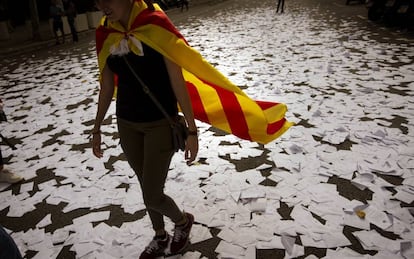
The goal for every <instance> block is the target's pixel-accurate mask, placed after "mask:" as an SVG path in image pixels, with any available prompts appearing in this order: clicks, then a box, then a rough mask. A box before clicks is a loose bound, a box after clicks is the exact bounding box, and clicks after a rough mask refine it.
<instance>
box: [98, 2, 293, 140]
mask: <svg viewBox="0 0 414 259" xmlns="http://www.w3.org/2000/svg"><path fill="white" fill-rule="evenodd" d="M105 20H106V19H105V17H103V18H102V21H101V25H100V26H99V27H98V28H97V29H96V50H97V55H98V63H99V70H100V72H102V70H103V68H104V66H105V63H106V59H107V57H108V56H109V55H110V53H111V48H116V47H120V45H124V46H125V45H127V46H128V49H129V50H131V51H132V52H134V53H135V54H137V55H143V54H145V53H142V48H140V46H139V45H140V42H143V43H145V44H147V45H148V46H150V47H151V48H153V49H155V50H156V51H158V52H159V53H161V54H162V55H163V56H165V57H166V58H168V59H170V60H172V61H173V62H175V63H176V64H177V65H179V66H180V67H181V68H182V72H183V76H184V80H185V81H186V85H187V89H188V92H189V95H190V99H191V102H192V106H193V110H194V116H195V118H196V119H197V120H200V121H203V122H205V123H208V124H210V125H212V126H214V127H216V128H218V129H221V130H223V131H225V132H228V133H231V134H234V135H236V136H238V137H239V138H242V139H246V140H250V141H255V142H258V143H261V144H266V143H269V142H271V141H273V140H274V139H276V138H278V137H279V136H280V135H282V134H283V133H284V132H285V131H286V130H287V129H288V128H289V127H290V126H292V125H293V123H291V122H289V121H287V120H286V119H285V113H286V111H287V107H286V105H285V104H283V103H274V102H264V101H256V100H252V99H251V98H250V97H248V96H247V95H246V94H245V93H244V92H243V91H242V90H241V89H240V88H239V87H237V86H236V85H234V84H233V83H232V82H230V81H229V80H228V79H227V78H226V77H225V76H224V75H223V74H221V73H220V72H219V71H218V70H217V69H216V68H214V67H213V66H212V65H211V64H209V63H208V62H207V61H206V60H205V59H204V58H203V57H202V56H201V55H200V53H198V52H197V51H196V50H195V49H193V48H191V47H190V46H189V45H188V43H187V42H186V40H185V39H184V37H183V36H182V35H181V34H180V33H179V32H178V30H177V29H176V28H175V27H174V25H173V24H172V23H171V21H170V20H169V18H168V17H167V16H166V14H165V13H164V12H163V11H162V10H161V9H160V8H159V6H157V5H155V11H151V10H149V9H147V5H146V4H145V2H144V1H142V0H136V1H135V3H134V5H133V9H132V13H131V17H130V21H129V24H128V28H129V29H128V30H125V29H124V27H123V26H121V25H120V24H119V23H118V22H110V21H108V20H106V22H105ZM137 40H138V42H137Z"/></svg>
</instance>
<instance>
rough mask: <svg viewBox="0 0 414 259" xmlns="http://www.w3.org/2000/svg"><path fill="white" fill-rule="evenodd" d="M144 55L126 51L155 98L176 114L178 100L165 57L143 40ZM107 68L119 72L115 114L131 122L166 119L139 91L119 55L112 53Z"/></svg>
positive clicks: (137, 83)
mask: <svg viewBox="0 0 414 259" xmlns="http://www.w3.org/2000/svg"><path fill="white" fill-rule="evenodd" d="M142 46H143V52H144V56H137V55H135V54H134V53H132V52H130V53H128V54H127V59H128V62H129V63H130V64H131V66H132V67H133V68H134V69H135V72H136V73H137V74H138V76H139V77H140V78H141V80H142V81H144V83H145V84H146V85H147V86H148V88H149V89H150V91H151V92H152V93H153V95H154V96H155V97H156V98H157V99H158V101H159V102H160V103H161V105H162V106H163V107H164V110H166V111H167V113H168V114H169V115H170V116H171V117H173V116H175V115H176V114H177V112H178V108H177V99H176V97H175V94H174V92H173V89H172V86H171V82H170V78H169V75H168V71H167V67H166V65H165V61H164V57H163V56H162V55H161V54H160V53H158V52H157V51H155V50H154V49H152V48H151V47H149V46H147V45H145V44H144V43H142ZM106 62H107V64H108V67H109V69H110V70H111V71H112V72H114V73H115V74H117V75H118V93H117V100H116V115H117V116H118V117H119V118H122V119H125V120H128V121H132V122H151V121H156V120H160V119H163V118H165V116H164V115H163V113H162V112H161V111H160V109H159V108H158V107H157V106H156V105H155V104H154V102H153V101H152V100H151V98H150V97H149V96H148V95H147V94H146V93H145V92H144V91H143V90H142V86H141V85H140V84H139V82H138V81H137V80H136V79H135V77H134V75H133V74H132V73H131V71H130V70H129V68H128V67H127V65H126V64H125V61H124V60H123V58H122V57H119V56H114V55H111V56H109V57H108V59H107V61H106Z"/></svg>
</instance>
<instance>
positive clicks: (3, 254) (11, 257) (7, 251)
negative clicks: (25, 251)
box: [0, 225, 22, 259]
mask: <svg viewBox="0 0 414 259" xmlns="http://www.w3.org/2000/svg"><path fill="white" fill-rule="evenodd" d="M0 258H4V259H21V258H22V255H21V254H20V251H19V249H18V248H17V246H16V243H15V242H14V240H13V239H12V237H11V236H10V235H9V234H8V233H7V232H6V230H5V229H4V228H3V227H2V226H1V225H0Z"/></svg>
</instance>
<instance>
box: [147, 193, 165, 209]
mask: <svg viewBox="0 0 414 259" xmlns="http://www.w3.org/2000/svg"><path fill="white" fill-rule="evenodd" d="M165 199H166V197H165V194H161V195H144V204H145V206H146V207H147V208H149V209H157V208H159V207H161V206H162V204H163V203H164V201H165Z"/></svg>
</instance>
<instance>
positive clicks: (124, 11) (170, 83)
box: [91, 0, 198, 258]
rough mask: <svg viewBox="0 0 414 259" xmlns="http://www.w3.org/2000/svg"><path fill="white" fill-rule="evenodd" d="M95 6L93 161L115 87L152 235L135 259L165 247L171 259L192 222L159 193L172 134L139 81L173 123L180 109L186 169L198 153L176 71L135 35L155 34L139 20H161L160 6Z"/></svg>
mask: <svg viewBox="0 0 414 259" xmlns="http://www.w3.org/2000/svg"><path fill="white" fill-rule="evenodd" d="M96 3H97V6H98V8H99V9H100V10H101V11H103V13H104V15H105V16H104V18H103V22H102V24H101V26H100V27H99V28H98V29H97V49H98V62H99V65H100V72H101V74H100V93H99V101H98V110H97V114H96V120H95V125H94V128H93V129H92V131H91V134H92V149H93V153H94V155H95V156H97V157H102V155H103V153H102V152H103V151H102V149H101V130H100V127H101V123H102V121H103V119H104V117H105V114H106V112H107V110H108V107H109V105H110V103H111V100H112V98H113V95H114V92H115V85H117V88H116V89H117V91H116V92H117V94H116V95H117V100H116V115H117V123H118V130H119V136H120V143H121V147H122V149H123V152H124V154H125V156H126V158H127V160H128V162H129V164H130V166H131V167H132V169H133V170H134V171H135V173H136V175H137V176H138V180H139V183H140V185H141V189H142V193H143V198H144V203H145V206H146V208H147V212H148V215H149V217H150V219H151V222H152V226H153V229H154V231H155V236H154V238H153V240H152V241H151V242H150V244H149V245H148V246H147V247H146V248H145V250H144V251H143V252H142V254H141V257H140V258H156V257H158V256H160V255H163V254H164V252H165V250H166V249H167V248H168V245H169V244H170V247H169V250H170V253H171V254H177V253H181V252H182V251H183V250H184V249H185V247H186V246H187V244H188V242H189V234H190V231H191V228H192V225H193V223H194V216H193V215H192V214H190V213H183V212H182V211H181V210H180V209H179V208H178V206H177V205H176V203H175V202H174V200H173V199H172V198H171V197H169V196H167V195H166V194H165V193H164V184H165V181H166V177H167V173H168V169H169V165H170V162H171V158H172V156H173V154H174V147H173V141H172V137H171V135H172V133H171V127H170V124H169V121H168V120H167V119H166V118H165V116H164V114H163V112H161V110H160V109H159V107H157V105H156V104H155V103H154V101H153V100H152V99H151V98H150V97H149V95H148V94H147V93H146V92H145V91H144V90H143V85H141V83H140V82H139V79H137V77H138V78H140V79H141V80H142V81H143V83H145V85H147V86H148V88H149V90H150V91H151V92H152V94H153V95H154V96H155V98H156V99H157V100H158V101H159V103H161V105H162V106H163V109H164V110H165V111H166V113H167V114H168V115H169V116H170V118H175V117H176V116H177V114H178V108H177V102H178V104H179V106H180V109H181V111H182V113H183V114H184V117H185V120H186V123H187V125H188V128H189V136H188V138H187V139H186V147H185V151H184V152H185V159H186V160H187V163H191V162H193V161H194V160H195V158H196V156H197V152H198V136H197V128H196V124H195V121H194V114H193V110H192V106H191V102H190V98H189V95H188V92H187V88H186V85H185V81H184V78H183V74H182V70H181V67H180V66H178V65H177V64H175V63H174V62H173V61H171V60H170V59H168V58H166V57H165V56H163V55H162V54H160V52H159V51H158V50H157V49H154V48H153V47H152V46H150V44H148V43H144V42H143V41H141V40H139V39H138V38H137V36H136V35H138V34H140V33H141V34H145V33H146V34H151V33H156V31H151V29H149V30H148V29H147V31H144V32H143V30H145V28H146V27H145V22H142V21H143V17H144V18H145V19H149V20H154V19H155V20H156V19H159V18H160V17H159V16H160V15H161V16H162V15H164V14H163V13H162V12H161V11H160V10H157V11H155V10H154V9H155V7H157V8H159V7H158V6H155V7H154V6H153V5H152V3H151V1H148V0H145V1H144V0H96ZM156 13H157V14H156ZM162 17H163V16H162ZM162 17H161V18H162ZM165 17H166V16H165ZM165 17H163V19H165ZM145 19H144V20H145ZM143 28H144V29H143ZM171 44H173V43H171ZM172 47H173V45H172ZM115 76H116V77H117V80H116V81H115V79H114V78H115ZM164 216H166V217H168V218H170V219H171V220H172V221H173V222H174V223H175V227H174V230H173V231H174V235H173V236H172V237H170V236H169V234H168V232H167V231H166V230H165V224H164Z"/></svg>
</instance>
